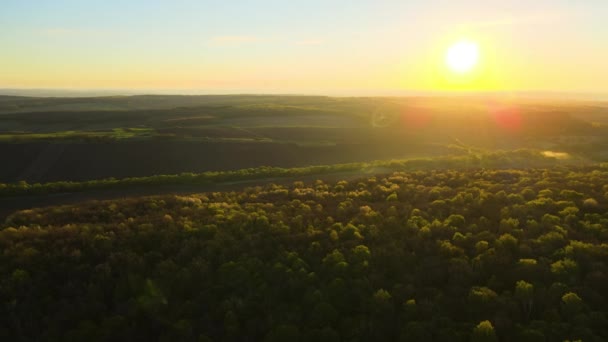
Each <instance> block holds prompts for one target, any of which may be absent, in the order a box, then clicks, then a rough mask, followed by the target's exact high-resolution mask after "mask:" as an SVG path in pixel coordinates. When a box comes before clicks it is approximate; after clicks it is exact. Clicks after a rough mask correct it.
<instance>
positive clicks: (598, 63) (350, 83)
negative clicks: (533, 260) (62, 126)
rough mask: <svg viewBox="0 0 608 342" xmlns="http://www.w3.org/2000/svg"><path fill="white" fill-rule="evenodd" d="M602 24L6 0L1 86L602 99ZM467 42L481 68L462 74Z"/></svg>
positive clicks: (480, 12) (601, 8) (347, 4)
mask: <svg viewBox="0 0 608 342" xmlns="http://www.w3.org/2000/svg"><path fill="white" fill-rule="evenodd" d="M5 2H6V3H5ZM606 18H608V1H599V0H586V1H577V2H574V1H560V0H538V1H518V0H512V1H495V0H487V1H472V0H469V1H466V0H465V1H447V0H444V1H439V0H429V1H407V2H406V1H388V0H387V1H346V0H333V1H325V0H313V1H297V0H294V1H275V0H268V1H263V0H259V1H247V2H245V1H243V2H228V1H186V0H183V1H171V2H169V1H161V0H158V1H143V0H137V1H128V2H125V1H118V0H111V1H104V2H91V1H68V0H55V1H51V0H40V1H30V0H19V1H17V0H5V1H3V5H2V10H1V11H0V24H1V26H2V30H0V48H1V49H2V53H0V88H73V89H99V88H104V89H163V90H172V89H173V90H176V91H177V90H199V91H203V92H204V91H210V92H274V93H335V92H339V93H344V94H348V93H366V92H374V93H378V94H381V93H383V92H391V93H394V92H398V91H445V90H449V91H452V90H454V91H459V90H481V91H486V90H488V91H529V90H535V91H560V92H608V81H606V80H608V62H607V61H608V21H606ZM461 39H467V40H471V41H474V42H476V43H477V44H478V46H479V63H478V64H477V65H476V67H475V68H474V69H473V70H472V71H471V72H470V73H466V74H461V75H457V74H456V73H454V72H452V71H450V70H449V69H448V68H447V67H446V63H445V55H446V51H447V49H448V48H449V47H450V46H451V45H452V44H453V43H454V42H457V41H459V40H461Z"/></svg>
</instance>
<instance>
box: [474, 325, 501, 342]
mask: <svg viewBox="0 0 608 342" xmlns="http://www.w3.org/2000/svg"><path fill="white" fill-rule="evenodd" d="M471 342H498V338H497V337H496V333H495V332H494V326H493V325H492V323H491V322H490V321H482V322H480V323H479V324H477V326H476V327H475V328H474V329H473V334H472V335H471Z"/></svg>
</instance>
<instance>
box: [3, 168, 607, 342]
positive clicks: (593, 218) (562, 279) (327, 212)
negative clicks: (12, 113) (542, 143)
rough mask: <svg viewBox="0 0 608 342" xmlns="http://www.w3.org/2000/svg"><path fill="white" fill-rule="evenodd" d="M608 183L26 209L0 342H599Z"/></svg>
mask: <svg viewBox="0 0 608 342" xmlns="http://www.w3.org/2000/svg"><path fill="white" fill-rule="evenodd" d="M606 184H608V172H607V170H606V169H605V168H600V167H597V166H595V167H585V168H580V167H579V168H575V167H553V168H551V169H544V168H540V169H512V170H489V169H485V170H483V169H477V170H429V171H409V172H398V173H392V174H382V175H373V176H371V175H370V176H367V177H364V178H359V179H353V180H349V181H339V182H335V181H333V182H324V181H321V180H318V181H312V182H305V183H304V182H295V183H293V185H291V186H281V185H267V186H264V187H253V188H249V189H246V190H244V191H229V192H211V193H201V194H193V195H188V196H175V195H167V196H155V197H142V198H131V199H122V200H112V201H92V202H85V203H80V204H76V205H69V206H60V207H50V208H42V209H32V210H26V211H21V212H18V213H16V214H14V215H12V216H10V217H9V218H8V219H7V220H6V222H5V223H4V225H3V226H2V230H1V231H0V246H1V248H2V250H3V251H4V252H3V253H2V254H0V284H1V286H0V302H1V303H2V305H1V306H0V315H2V317H5V319H3V320H2V322H1V323H0V324H1V325H0V338H2V339H3V340H19V339H21V340H41V339H42V340H85V339H86V340H91V341H94V340H95V341H97V340H99V341H102V340H114V341H130V340H136V339H137V340H163V341H168V340H184V341H191V340H199V341H239V340H265V341H286V340H289V341H299V340H302V341H308V340H315V341H354V340H377V341H381V340H385V341H388V340H402V341H430V340H433V341H469V340H473V341H481V340H484V339H482V338H484V336H486V337H485V338H492V337H493V336H494V335H496V336H497V337H498V339H499V340H501V341H563V340H566V339H568V340H583V341H603V340H606V339H608V330H607V329H606V327H607V326H608V317H607V313H608V312H607V311H606V308H607V307H608V302H607V300H608V292H607V290H606V289H607V288H606V286H605V284H606V282H607V281H608V279H607V275H608V265H607V264H606V260H608V249H607V248H606V246H608V231H607V230H606V226H607V225H608V215H607V214H606V213H607V208H608V187H607V186H606ZM494 338H495V337H494ZM484 341H485V340H484Z"/></svg>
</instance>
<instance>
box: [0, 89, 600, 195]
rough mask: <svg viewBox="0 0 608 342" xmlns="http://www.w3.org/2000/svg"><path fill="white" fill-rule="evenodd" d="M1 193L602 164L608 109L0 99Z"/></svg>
mask: <svg viewBox="0 0 608 342" xmlns="http://www.w3.org/2000/svg"><path fill="white" fill-rule="evenodd" d="M0 113H1V114H0V153H1V154H2V155H3V156H5V158H6V159H7V160H10V162H9V163H6V164H5V166H4V167H2V168H1V169H0V182H16V181H27V182H30V183H36V182H49V181H86V180H93V179H101V178H110V177H114V178H125V177H142V176H153V175H158V174H179V173H183V172H195V173H198V172H205V171H222V170H238V169H244V168H250V167H259V166H273V167H304V166H309V165H327V164H336V163H351V162H369V161H373V160H385V159H405V158H408V159H409V158H425V157H433V156H446V155H453V156H455V155H463V154H467V153H472V152H474V153H477V152H493V151H497V150H514V149H522V148H526V149H534V150H539V151H545V150H547V151H555V152H558V153H566V154H567V155H565V156H574V157H577V158H578V157H580V158H584V159H585V160H589V161H602V160H605V159H606V157H607V156H606V152H605V151H606V149H605V147H606V146H608V138H607V137H608V126H607V125H606V124H605V123H604V122H603V121H602V120H603V119H602V118H605V117H608V105H606V104H602V103H587V102H566V103H561V104H555V103H551V102H549V103H547V102H542V101H539V102H532V101H520V102H498V101H491V100H489V99H472V98H330V97H307V96H285V97H281V96H134V97H109V98H66V99H62V98H19V97H0Z"/></svg>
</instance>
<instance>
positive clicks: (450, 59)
mask: <svg viewBox="0 0 608 342" xmlns="http://www.w3.org/2000/svg"><path fill="white" fill-rule="evenodd" d="M478 61H479V46H478V45H477V43H475V42H473V41H469V40H461V41H458V42H456V43H454V44H453V45H452V46H450V48H449V49H448V51H447V52H446V54H445V63H446V65H447V66H448V68H449V69H450V70H451V71H452V72H454V73H457V74H465V73H468V72H470V71H471V70H473V68H475V66H476V65H477V62H478Z"/></svg>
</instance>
